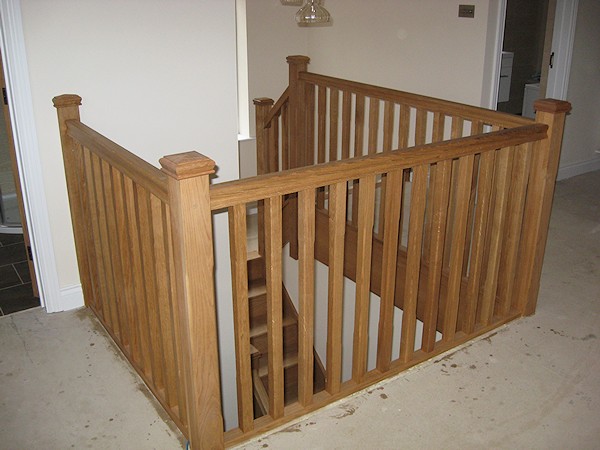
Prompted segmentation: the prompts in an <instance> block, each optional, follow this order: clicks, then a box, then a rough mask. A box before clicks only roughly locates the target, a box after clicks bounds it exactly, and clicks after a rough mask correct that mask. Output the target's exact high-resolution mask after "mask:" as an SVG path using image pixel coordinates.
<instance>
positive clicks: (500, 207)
mask: <svg viewBox="0 0 600 450" xmlns="http://www.w3.org/2000/svg"><path fill="white" fill-rule="evenodd" d="M512 154H514V148H510V147H507V148H502V149H500V150H499V151H498V155H497V157H496V159H497V162H498V164H497V167H496V173H495V175H494V184H495V185H494V192H495V194H496V195H495V197H496V201H495V204H494V210H493V213H492V218H491V219H492V220H491V226H492V227H491V230H490V244H489V252H488V257H487V258H486V260H487V272H486V274H485V280H484V285H483V293H482V298H481V308H480V322H481V323H482V324H484V325H487V324H489V323H491V322H492V317H493V315H494V310H495V304H496V289H497V287H498V269H499V267H500V256H501V251H502V239H503V237H504V236H503V231H504V222H505V220H506V205H507V202H508V186H509V179H510V174H511V173H510V170H509V167H510V165H511V159H510V158H511V155H512Z"/></svg>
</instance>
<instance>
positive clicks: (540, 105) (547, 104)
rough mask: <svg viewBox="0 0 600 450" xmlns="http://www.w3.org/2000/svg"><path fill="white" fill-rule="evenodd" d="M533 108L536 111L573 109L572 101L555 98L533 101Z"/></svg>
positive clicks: (556, 111) (555, 112)
mask: <svg viewBox="0 0 600 450" xmlns="http://www.w3.org/2000/svg"><path fill="white" fill-rule="evenodd" d="M533 108H534V109H535V110H536V111H543V112H547V113H554V114H559V113H568V112H569V111H571V103H569V102H566V101H564V100H554V99H553V98H541V99H539V100H536V101H535V102H534V103H533Z"/></svg>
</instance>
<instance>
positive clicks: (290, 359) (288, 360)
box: [258, 354, 298, 378]
mask: <svg viewBox="0 0 600 450" xmlns="http://www.w3.org/2000/svg"><path fill="white" fill-rule="evenodd" d="M297 365H298V355H297V354H296V355H288V356H286V357H285V358H284V359H283V369H284V370H285V369H289V368H291V367H294V366H297ZM268 374H269V367H268V366H267V365H265V366H263V367H259V368H258V376H259V377H261V378H263V377H265V376H267V375H268Z"/></svg>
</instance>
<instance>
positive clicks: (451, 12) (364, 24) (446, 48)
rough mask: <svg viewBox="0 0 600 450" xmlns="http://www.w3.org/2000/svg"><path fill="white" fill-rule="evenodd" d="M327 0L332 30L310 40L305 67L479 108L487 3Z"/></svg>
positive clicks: (314, 34)
mask: <svg viewBox="0 0 600 450" xmlns="http://www.w3.org/2000/svg"><path fill="white" fill-rule="evenodd" d="M458 4H459V2H458V1H448V0H403V1H396V0H371V1H368V2H365V1H362V0H327V2H326V3H325V5H326V6H327V8H328V10H329V11H330V12H331V14H332V16H333V25H332V26H331V27H321V28H314V31H313V32H312V33H311V34H310V37H309V45H308V48H309V52H310V53H309V56H310V57H311V61H312V62H311V70H313V71H316V72H325V73H327V74H329V75H335V76H339V77H341V78H349V79H353V80H359V81H363V82H366V83H370V84H376V85H382V86H386V87H392V88H396V89H400V90H405V91H411V92H415V93H418V94H424V95H430V96H434V97H440V98H444V99H448V100H455V101H460V102H464V103H468V104H473V105H480V103H481V92H482V83H483V75H484V61H485V50H486V38H487V25H488V6H489V0H473V1H470V2H469V4H473V5H475V18H474V19H466V18H459V17H458Z"/></svg>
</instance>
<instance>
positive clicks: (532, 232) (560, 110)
mask: <svg viewBox="0 0 600 450" xmlns="http://www.w3.org/2000/svg"><path fill="white" fill-rule="evenodd" d="M534 108H535V110H536V119H535V120H536V122H537V123H541V124H544V125H547V126H548V131H547V138H546V139H543V140H541V141H538V142H536V143H535V144H534V146H533V156H532V161H531V167H532V169H531V175H530V179H529V185H528V188H527V198H526V203H525V213H524V214H525V215H524V218H523V231H522V234H521V244H520V249H519V255H520V258H519V259H520V261H519V262H520V265H521V270H520V271H519V273H518V275H517V279H516V283H515V297H516V302H517V305H516V307H517V310H518V311H519V312H520V313H521V314H523V315H531V314H533V313H535V309H536V306H537V297H538V293H539V288H540V278H541V275H542V263H543V260H544V252H545V250H546V240H547V238H548V226H549V223H550V212H551V210H552V200H553V197H554V186H555V184H556V176H557V173H558V164H559V161H560V150H561V146H562V139H563V131H564V125H565V119H566V115H567V113H568V112H569V111H571V104H570V103H569V102H566V101H561V100H553V99H541V100H537V101H536V102H535V103H534Z"/></svg>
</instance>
